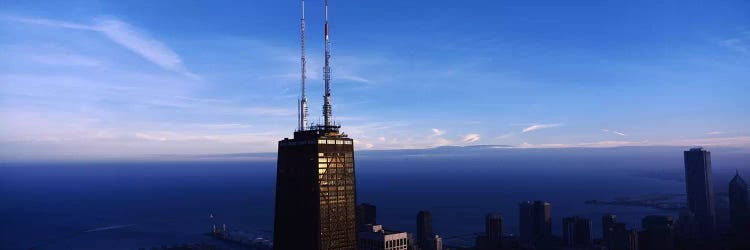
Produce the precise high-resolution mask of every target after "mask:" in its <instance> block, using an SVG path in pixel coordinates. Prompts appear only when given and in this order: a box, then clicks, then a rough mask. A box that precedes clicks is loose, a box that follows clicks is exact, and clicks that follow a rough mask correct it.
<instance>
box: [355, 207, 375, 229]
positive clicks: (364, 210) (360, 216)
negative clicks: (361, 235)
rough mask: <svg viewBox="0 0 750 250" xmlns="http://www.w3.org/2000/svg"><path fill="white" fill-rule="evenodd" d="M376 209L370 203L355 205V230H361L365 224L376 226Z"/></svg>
mask: <svg viewBox="0 0 750 250" xmlns="http://www.w3.org/2000/svg"><path fill="white" fill-rule="evenodd" d="M376 218H377V208H376V207H375V205H372V204H370V203H362V204H359V205H357V228H358V229H359V228H361V227H363V226H365V225H367V224H371V225H375V224H377V221H376Z"/></svg>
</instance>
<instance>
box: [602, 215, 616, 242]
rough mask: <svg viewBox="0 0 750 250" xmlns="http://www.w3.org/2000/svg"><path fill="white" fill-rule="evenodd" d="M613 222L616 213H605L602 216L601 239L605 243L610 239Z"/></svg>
mask: <svg viewBox="0 0 750 250" xmlns="http://www.w3.org/2000/svg"><path fill="white" fill-rule="evenodd" d="M615 223H617V216H616V215H614V214H605V215H603V216H602V240H604V242H605V243H606V242H609V241H611V240H612V239H611V238H612V231H614V226H615Z"/></svg>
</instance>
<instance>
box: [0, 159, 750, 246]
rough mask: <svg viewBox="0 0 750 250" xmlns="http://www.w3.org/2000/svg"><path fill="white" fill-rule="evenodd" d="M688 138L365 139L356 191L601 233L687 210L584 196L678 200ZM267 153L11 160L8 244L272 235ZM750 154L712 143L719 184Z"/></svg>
mask: <svg viewBox="0 0 750 250" xmlns="http://www.w3.org/2000/svg"><path fill="white" fill-rule="evenodd" d="M681 150H684V149H682V148H672V147H650V148H615V149H511V148H502V147H471V148H437V149H429V150H399V151H362V152H359V153H358V154H357V159H356V161H357V162H356V163H357V185H358V186H357V188H358V190H357V191H358V194H357V195H358V196H357V199H358V202H360V203H361V202H369V203H373V204H375V205H377V206H378V222H379V223H381V224H383V225H384V226H385V227H386V228H390V229H395V230H405V231H409V232H414V231H415V217H416V213H417V211H418V210H422V209H427V210H430V211H431V212H432V213H433V221H434V222H433V224H434V227H435V232H436V233H438V234H440V235H441V236H443V237H445V238H446V242H447V243H450V244H459V245H465V244H471V242H472V241H473V237H472V236H471V234H473V233H477V232H481V231H482V230H483V225H484V224H483V217H484V215H485V214H486V213H489V212H499V213H501V214H502V215H503V217H504V222H503V223H504V229H505V231H506V232H507V233H511V234H513V233H517V232H518V225H517V224H518V218H517V217H518V216H517V213H518V211H517V204H518V203H519V202H521V201H524V200H546V201H549V202H551V203H552V216H553V233H555V234H560V224H561V221H562V217H567V216H573V215H579V216H585V217H589V218H592V219H593V223H594V225H593V226H594V234H595V236H597V235H599V231H598V229H599V228H600V226H599V223H600V217H601V215H602V214H604V213H615V214H617V216H618V220H620V221H623V222H626V223H628V225H629V226H630V227H636V228H637V227H640V219H641V217H643V216H645V215H650V214H663V215H674V216H676V215H677V213H678V211H677V210H669V209H656V208H652V207H645V206H643V207H641V206H617V205H592V204H586V203H585V202H586V201H587V200H592V199H596V200H614V199H617V198H622V197H640V196H644V195H656V194H674V195H675V197H677V200H679V199H680V198H679V197H680V196H679V194H682V193H684V190H685V188H684V184H683V182H682V178H683V175H682V167H683V165H682V151H681ZM261 156H264V157H265V158H264V157H252V159H253V160H238V159H237V157H236V156H232V157H227V159H225V160H221V159H219V160H217V159H216V158H213V159H212V160H210V161H208V160H194V161H185V160H182V161H154V162H150V161H149V162H99V163H49V162H47V163H4V164H2V165H0V198H1V201H0V218H3V219H2V223H0V246H1V247H0V248H2V249H28V248H30V247H34V246H38V248H39V249H104V248H106V249H134V248H135V249H137V248H141V247H143V248H150V247H154V246H162V245H173V244H178V243H189V242H206V243H212V244H221V243H219V242H215V241H213V240H212V239H210V238H208V237H206V236H203V235H202V234H203V233H206V232H208V231H210V230H211V226H212V224H214V223H216V224H217V225H221V224H226V225H227V227H228V228H230V229H238V230H243V231H252V232H257V233H258V234H261V235H262V234H265V235H272V233H271V232H272V230H273V207H274V188H275V186H274V185H275V159H273V154H267V155H261ZM749 158H750V157H749V156H748V153H747V152H746V151H743V150H735V149H717V150H715V151H714V155H713V166H714V184H715V185H716V190H717V191H716V192H717V193H719V194H720V193H722V192H726V190H725V189H726V182H727V181H728V179H729V178H730V175H732V174H733V173H734V171H735V169H740V171H741V172H743V171H746V170H750V167H749V166H747V162H750V161H748V159H749ZM719 197H721V195H719ZM720 199H721V198H720ZM720 203H721V201H720ZM720 213H722V212H721V211H720ZM210 215H213V216H214V218H213V219H212V218H211V217H210ZM226 247H228V248H231V246H226Z"/></svg>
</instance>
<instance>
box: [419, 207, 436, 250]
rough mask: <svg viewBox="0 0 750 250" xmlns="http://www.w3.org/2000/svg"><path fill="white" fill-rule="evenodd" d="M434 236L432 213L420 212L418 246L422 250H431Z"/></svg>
mask: <svg viewBox="0 0 750 250" xmlns="http://www.w3.org/2000/svg"><path fill="white" fill-rule="evenodd" d="M432 235H433V233H432V214H431V213H430V211H424V210H423V211H419V213H418V214H417V244H418V245H419V246H420V247H421V248H422V249H429V245H430V244H429V242H430V240H432Z"/></svg>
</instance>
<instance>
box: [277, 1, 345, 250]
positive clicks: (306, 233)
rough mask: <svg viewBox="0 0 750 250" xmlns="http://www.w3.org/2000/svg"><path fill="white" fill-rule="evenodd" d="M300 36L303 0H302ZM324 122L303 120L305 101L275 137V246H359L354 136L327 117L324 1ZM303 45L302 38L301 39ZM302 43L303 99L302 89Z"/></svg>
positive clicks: (291, 249)
mask: <svg viewBox="0 0 750 250" xmlns="http://www.w3.org/2000/svg"><path fill="white" fill-rule="evenodd" d="M302 3H303V4H302V6H303V11H302V13H303V14H302V27H303V28H302V34H303V36H304V1H303V2H302ZM325 35H326V37H325V43H326V58H325V60H326V62H325V72H324V73H325V74H324V75H325V83H326V84H325V85H326V90H325V93H326V94H325V96H324V97H325V104H324V108H323V109H324V115H325V121H326V122H325V124H322V125H317V126H312V127H310V128H308V127H307V124H305V122H304V121H305V120H306V118H305V116H306V106H305V105H301V106H298V111H299V114H298V119H299V123H298V124H297V125H298V128H297V131H295V132H294V138H293V139H289V138H284V140H281V141H279V148H278V149H279V151H278V162H277V169H276V208H275V214H274V249H275V250H299V249H306V250H352V249H357V231H356V219H355V217H356V216H355V206H356V189H355V178H354V176H355V175H354V143H353V142H354V141H353V140H352V139H351V138H349V137H348V136H347V135H346V134H344V133H340V132H339V128H340V126H338V125H335V124H334V123H332V122H331V121H330V118H331V105H330V89H329V81H330V67H329V63H328V61H329V57H330V43H329V42H328V2H327V1H326V23H325ZM303 48H304V39H303ZM304 65H305V64H304V49H303V57H302V72H303V74H302V86H303V87H302V99H301V100H304V99H305V94H304V80H305V76H304V71H305V69H304Z"/></svg>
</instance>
